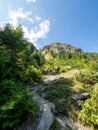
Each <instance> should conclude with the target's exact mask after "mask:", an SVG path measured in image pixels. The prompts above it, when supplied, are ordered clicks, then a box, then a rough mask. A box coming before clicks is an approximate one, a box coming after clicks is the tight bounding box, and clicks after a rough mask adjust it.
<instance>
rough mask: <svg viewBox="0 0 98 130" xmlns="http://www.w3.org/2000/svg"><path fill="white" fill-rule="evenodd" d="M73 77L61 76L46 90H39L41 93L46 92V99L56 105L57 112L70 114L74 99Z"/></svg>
mask: <svg viewBox="0 0 98 130" xmlns="http://www.w3.org/2000/svg"><path fill="white" fill-rule="evenodd" d="M72 85H73V81H72V79H66V78H63V77H62V78H59V79H57V80H55V82H54V81H52V82H51V83H50V84H48V86H46V87H45V89H44V90H41V91H39V93H40V95H41V94H43V93H45V99H47V100H48V101H50V102H52V103H54V104H55V106H56V114H58V113H64V114H66V115H68V112H69V111H70V110H71V107H72V105H74V103H75V102H74V100H73V99H72V92H73V91H72Z"/></svg>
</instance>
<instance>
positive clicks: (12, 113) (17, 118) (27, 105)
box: [0, 81, 38, 129]
mask: <svg viewBox="0 0 98 130" xmlns="http://www.w3.org/2000/svg"><path fill="white" fill-rule="evenodd" d="M3 85H4V86H3ZM3 85H2V87H5V86H7V85H8V88H10V89H9V91H8V92H10V98H9V101H8V102H6V103H4V104H3V105H2V106H1V107H0V124H1V125H0V127H1V128H2V129H5V128H7V129H8V128H10V129H11V128H14V127H17V126H18V125H19V123H21V121H23V120H24V119H25V118H27V116H28V115H29V116H31V117H32V118H34V115H35V111H36V109H37V108H38V105H37V104H36V103H35V102H33V101H32V94H31V93H30V92H29V91H27V90H26V89H24V88H23V87H22V86H21V84H15V83H14V82H13V81H9V82H8V81H5V82H4V83H3ZM17 85H18V86H17ZM12 86H13V88H11V87H12ZM15 86H17V89H15ZM8 88H7V89H8ZM13 90H14V91H13ZM6 96H7V95H6Z"/></svg>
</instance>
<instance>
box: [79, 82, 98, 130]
mask: <svg viewBox="0 0 98 130" xmlns="http://www.w3.org/2000/svg"><path fill="white" fill-rule="evenodd" d="M96 90H97V91H96ZM79 119H80V120H81V121H82V122H83V123H84V124H87V125H89V126H91V127H93V128H94V130H95V129H98V84H97V86H96V87H95V89H94V90H93V92H92V95H91V98H90V99H88V100H87V101H86V102H85V103H84V105H83V107H82V110H81V112H80V113H79Z"/></svg>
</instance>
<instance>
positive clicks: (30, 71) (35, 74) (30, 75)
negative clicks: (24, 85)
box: [24, 65, 42, 83]
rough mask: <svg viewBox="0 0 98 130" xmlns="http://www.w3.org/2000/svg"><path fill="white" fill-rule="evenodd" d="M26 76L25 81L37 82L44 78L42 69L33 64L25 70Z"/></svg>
mask: <svg viewBox="0 0 98 130" xmlns="http://www.w3.org/2000/svg"><path fill="white" fill-rule="evenodd" d="M24 76H25V77H24V80H25V81H28V82H32V83H37V82H39V81H41V78H42V77H41V71H40V70H39V69H37V68H35V67H34V66H31V65H30V66H29V67H28V68H27V69H26V70H25V74H24Z"/></svg>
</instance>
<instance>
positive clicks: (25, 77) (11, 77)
mask: <svg viewBox="0 0 98 130" xmlns="http://www.w3.org/2000/svg"><path fill="white" fill-rule="evenodd" d="M23 35H24V34H23V30H22V28H21V26H18V27H16V28H14V27H13V26H11V25H10V24H7V25H5V27H4V29H0V129H2V130H4V129H10V130H11V129H14V128H15V127H17V126H18V125H19V124H20V123H22V121H24V120H25V119H26V118H27V117H28V116H31V117H32V118H34V115H35V112H36V109H37V108H38V105H37V104H36V103H35V102H33V100H32V94H31V93H30V92H29V91H28V90H27V88H26V86H25V85H24V81H27V82H33V84H34V83H38V82H39V81H40V80H41V78H42V77H41V71H40V69H38V68H39V65H41V60H40V59H38V58H39V54H37V50H36V49H35V48H34V46H33V45H32V47H31V48H30V46H31V44H30V43H28V42H27V41H26V40H25V39H24V37H23ZM35 50H36V53H35ZM32 55H33V57H32ZM23 86H24V87H23Z"/></svg>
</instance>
